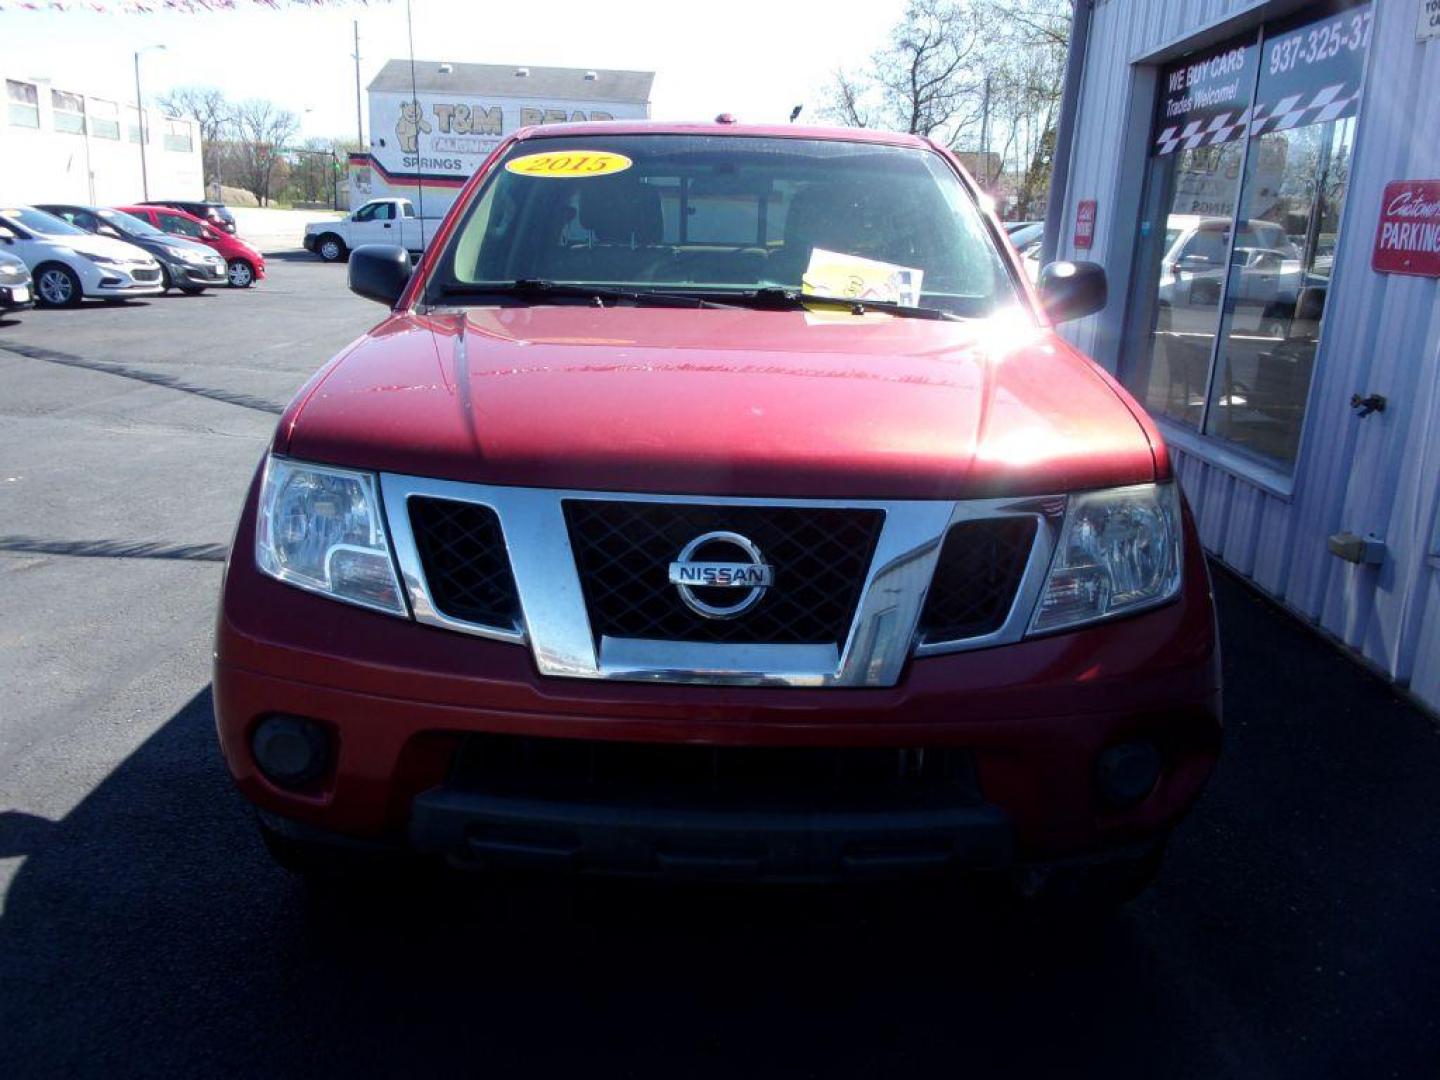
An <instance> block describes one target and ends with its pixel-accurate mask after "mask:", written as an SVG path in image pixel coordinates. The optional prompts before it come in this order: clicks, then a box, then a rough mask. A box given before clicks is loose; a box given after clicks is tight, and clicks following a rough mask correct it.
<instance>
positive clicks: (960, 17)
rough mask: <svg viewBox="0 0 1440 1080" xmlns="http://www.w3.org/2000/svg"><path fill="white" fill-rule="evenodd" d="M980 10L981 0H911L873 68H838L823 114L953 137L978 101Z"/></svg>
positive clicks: (857, 123) (981, 37) (843, 120)
mask: <svg viewBox="0 0 1440 1080" xmlns="http://www.w3.org/2000/svg"><path fill="white" fill-rule="evenodd" d="M981 10H982V5H981V4H980V3H978V2H977V0H910V3H909V4H908V5H907V7H906V8H905V14H904V16H903V17H902V19H901V20H900V22H899V23H897V24H896V26H895V27H894V28H893V29H892V30H891V31H890V39H889V41H888V42H886V44H885V45H884V46H883V47H882V48H880V49H878V50H877V51H876V52H875V53H874V55H873V56H872V57H871V58H870V70H869V71H867V72H864V73H851V72H846V71H845V70H843V69H841V70H839V71H837V72H836V73H835V75H834V77H833V79H832V82H831V86H830V90H829V97H830V103H829V104H828V105H827V106H826V107H825V108H824V110H823V113H824V115H826V116H828V117H830V118H831V119H834V120H838V121H839V122H841V123H845V124H850V125H852V126H854V127H882V128H889V129H891V130H895V131H907V132H909V133H911V134H912V135H928V136H932V137H937V138H940V139H942V141H946V140H948V139H949V137H950V136H951V135H952V134H953V133H954V132H955V131H956V130H957V129H959V128H961V127H963V126H964V125H965V124H966V123H967V122H968V121H969V119H970V118H971V117H970V113H971V112H973V111H974V108H975V101H974V97H975V90H976V88H977V86H978V85H979V82H978V81H977V74H976V68H977V65H976V64H975V63H974V61H975V60H976V59H978V57H979V55H980V52H981V49H982V45H983V41H984V34H983V20H982V19H981V18H980V12H981ZM980 78H983V76H980Z"/></svg>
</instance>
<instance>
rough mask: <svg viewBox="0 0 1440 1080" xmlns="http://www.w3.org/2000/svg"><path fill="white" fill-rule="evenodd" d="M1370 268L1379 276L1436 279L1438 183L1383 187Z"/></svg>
mask: <svg viewBox="0 0 1440 1080" xmlns="http://www.w3.org/2000/svg"><path fill="white" fill-rule="evenodd" d="M1370 265H1371V266H1372V267H1374V269H1375V270H1376V271H1378V272H1379V273H1382V274H1415V275H1418V276H1420V277H1440V180H1396V181H1395V182H1394V183H1391V184H1386V185H1385V195H1384V197H1383V198H1382V199H1381V201H1380V226H1379V228H1378V229H1376V231H1375V250H1374V251H1373V252H1372V253H1371V256H1370Z"/></svg>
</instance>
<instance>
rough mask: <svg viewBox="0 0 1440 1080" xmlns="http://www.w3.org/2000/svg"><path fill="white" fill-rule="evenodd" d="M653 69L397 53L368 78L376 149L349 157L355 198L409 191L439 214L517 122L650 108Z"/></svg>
mask: <svg viewBox="0 0 1440 1080" xmlns="http://www.w3.org/2000/svg"><path fill="white" fill-rule="evenodd" d="M654 80H655V75H654V73H653V72H649V71H601V70H586V69H583V68H553V67H517V66H515V65H507V64H450V63H442V62H439V61H435V60H417V61H415V64H414V79H413V83H412V77H411V64H410V61H408V60H391V61H389V62H388V63H386V65H385V66H384V67H383V68H381V69H380V73H379V74H378V75H376V76H375V78H374V79H373V80H372V81H371V83H370V86H369V88H368V89H369V95H370V152H369V153H368V154H355V155H352V156H351V158H350V205H351V206H359V205H360V204H361V203H363V202H364V201H365V200H366V199H371V198H376V197H379V196H384V195H396V196H404V197H406V198H409V199H410V200H411V201H412V202H415V203H416V204H417V205H419V204H420V203H421V202H422V199H423V207H422V209H423V212H424V216H425V217H427V218H436V217H442V216H443V215H444V214H445V212H446V211H447V210H449V209H450V204H451V203H453V202H454V201H455V196H456V194H457V193H458V192H459V189H460V187H461V185H463V184H464V183H465V181H466V180H468V179H469V178H470V176H471V175H472V174H473V173H474V172H475V170H476V169H477V168H478V167H479V166H480V164H481V163H482V162H483V161H484V160H485V158H486V157H487V156H488V155H489V153H490V151H492V150H494V149H495V147H496V146H498V145H499V144H500V140H501V139H502V138H504V137H505V136H506V135H509V134H510V133H511V132H512V131H514V130H515V129H516V128H520V127H526V126H529V125H531V124H552V123H559V122H563V121H579V120H621V119H624V120H631V119H643V118H646V117H648V116H649V115H650V87H651V84H652V83H653V82H654Z"/></svg>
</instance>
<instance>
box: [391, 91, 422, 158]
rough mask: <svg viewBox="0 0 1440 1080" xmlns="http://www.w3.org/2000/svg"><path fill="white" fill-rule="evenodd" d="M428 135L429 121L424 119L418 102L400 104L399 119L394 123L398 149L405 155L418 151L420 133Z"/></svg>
mask: <svg viewBox="0 0 1440 1080" xmlns="http://www.w3.org/2000/svg"><path fill="white" fill-rule="evenodd" d="M422 131H423V132H424V133H425V134H426V135H429V134H430V121H429V120H426V119H425V116H424V113H422V112H421V109H420V103H419V102H418V101H403V102H401V103H400V119H399V120H397V121H395V138H397V139H399V140H400V149H401V150H403V151H404V152H405V153H407V154H413V153H416V152H417V151H418V150H419V149H420V133H421V132H422Z"/></svg>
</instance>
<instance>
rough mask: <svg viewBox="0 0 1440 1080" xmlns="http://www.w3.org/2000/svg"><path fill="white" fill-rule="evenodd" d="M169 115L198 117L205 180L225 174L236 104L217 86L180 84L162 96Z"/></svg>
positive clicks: (208, 180)
mask: <svg viewBox="0 0 1440 1080" xmlns="http://www.w3.org/2000/svg"><path fill="white" fill-rule="evenodd" d="M159 102H160V108H161V109H163V110H164V111H165V114H166V115H167V116H176V117H184V118H186V119H189V120H194V121H195V123H196V124H197V125H198V126H199V128H200V158H201V164H202V167H203V168H204V170H205V183H207V184H211V183H216V182H219V181H220V180H221V178H222V175H221V174H222V170H223V162H224V158H225V147H224V146H223V145H222V144H223V143H224V142H225V140H226V139H227V138H228V137H229V136H230V134H231V132H232V129H233V128H234V124H235V106H234V105H233V104H232V103H231V102H230V101H229V99H227V98H226V97H225V95H224V93H222V92H221V91H220V90H217V89H216V88H215V87H213V86H176V87H172V88H171V89H170V90H167V91H166V92H165V93H164V94H161V95H160V98H159Z"/></svg>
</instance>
